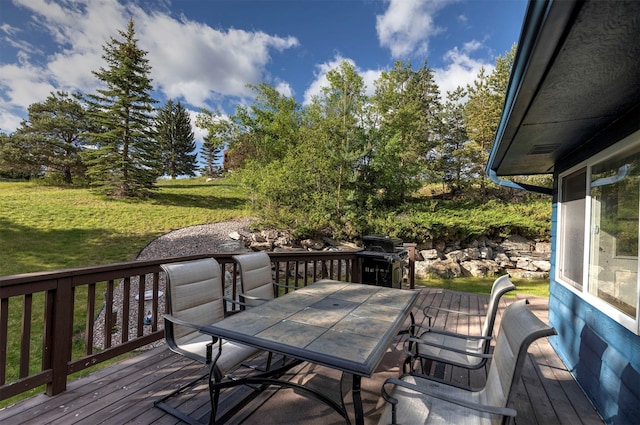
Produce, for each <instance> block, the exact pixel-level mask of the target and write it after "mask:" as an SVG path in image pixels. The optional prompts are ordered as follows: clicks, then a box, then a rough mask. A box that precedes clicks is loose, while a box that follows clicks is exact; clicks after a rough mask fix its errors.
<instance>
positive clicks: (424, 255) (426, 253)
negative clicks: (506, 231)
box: [415, 235, 551, 279]
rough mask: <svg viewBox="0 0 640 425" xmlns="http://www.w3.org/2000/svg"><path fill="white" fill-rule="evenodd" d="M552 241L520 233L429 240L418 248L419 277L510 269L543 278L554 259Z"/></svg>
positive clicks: (513, 273) (520, 275) (515, 274)
mask: <svg viewBox="0 0 640 425" xmlns="http://www.w3.org/2000/svg"><path fill="white" fill-rule="evenodd" d="M550 255H551V245H550V243H549V242H536V241H532V240H530V239H526V238H523V237H521V236H518V235H513V236H510V237H508V238H506V239H502V240H494V239H489V238H486V237H481V238H478V239H476V240H473V241H472V242H471V243H468V244H466V245H464V246H461V244H460V243H455V242H454V243H444V242H436V243H427V244H424V245H420V246H418V248H417V255H416V266H415V270H416V278H418V279H420V278H427V277H444V278H454V277H460V276H476V277H484V276H492V275H498V274H502V273H509V274H510V275H511V276H512V277H516V278H522V279H543V278H546V277H547V276H548V275H549V270H550V269H551V263H550V262H549V259H550Z"/></svg>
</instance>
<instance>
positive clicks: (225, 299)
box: [222, 296, 251, 317]
mask: <svg viewBox="0 0 640 425" xmlns="http://www.w3.org/2000/svg"><path fill="white" fill-rule="evenodd" d="M222 299H223V300H224V301H226V302H228V303H231V304H235V305H239V306H240V307H241V309H240V310H232V311H228V310H227V309H226V305H225V311H224V315H225V317H227V316H231V315H233V314H236V313H240V311H242V309H243V308H244V307H251V305H250V304H247V303H243V302H242V301H238V300H234V299H233V298H230V297H227V296H223V297H222Z"/></svg>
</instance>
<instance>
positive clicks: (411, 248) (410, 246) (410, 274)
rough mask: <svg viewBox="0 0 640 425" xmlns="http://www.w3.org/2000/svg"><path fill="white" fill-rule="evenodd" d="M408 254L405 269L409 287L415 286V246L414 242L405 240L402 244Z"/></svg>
mask: <svg viewBox="0 0 640 425" xmlns="http://www.w3.org/2000/svg"><path fill="white" fill-rule="evenodd" d="M403 246H404V248H405V249H406V250H407V253H408V254H409V265H408V270H407V278H408V280H409V288H411V289H414V288H415V287H416V246H417V244H415V243H409V242H406V243H404V244H403Z"/></svg>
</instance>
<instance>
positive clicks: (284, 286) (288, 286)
mask: <svg viewBox="0 0 640 425" xmlns="http://www.w3.org/2000/svg"><path fill="white" fill-rule="evenodd" d="M271 283H273V285H274V286H277V287H278V288H285V289H293V290H294V291H295V290H296V289H300V287H299V286H291V285H285V284H284V283H280V282H271Z"/></svg>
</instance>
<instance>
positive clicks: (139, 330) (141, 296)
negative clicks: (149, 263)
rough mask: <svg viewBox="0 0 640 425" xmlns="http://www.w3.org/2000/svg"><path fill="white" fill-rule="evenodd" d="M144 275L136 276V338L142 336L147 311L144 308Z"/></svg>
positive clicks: (145, 284)
mask: <svg viewBox="0 0 640 425" xmlns="http://www.w3.org/2000/svg"><path fill="white" fill-rule="evenodd" d="M146 286H147V283H146V275H144V274H141V275H139V276H138V323H137V324H138V326H137V329H136V330H137V333H136V336H137V337H141V336H142V335H143V334H144V318H145V317H146V316H147V313H148V312H147V311H145V310H146V308H145V301H144V299H145V289H146Z"/></svg>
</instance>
